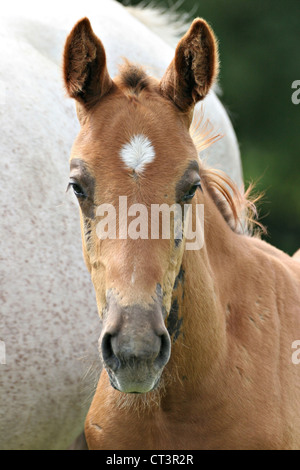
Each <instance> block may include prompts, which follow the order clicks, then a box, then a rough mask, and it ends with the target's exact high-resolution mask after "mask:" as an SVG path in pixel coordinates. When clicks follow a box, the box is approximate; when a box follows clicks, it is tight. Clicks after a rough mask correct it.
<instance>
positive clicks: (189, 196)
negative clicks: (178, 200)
mask: <svg viewBox="0 0 300 470" xmlns="http://www.w3.org/2000/svg"><path fill="white" fill-rule="evenodd" d="M198 188H201V184H200V182H199V183H196V184H194V185H193V186H192V187H191V188H190V189H189V191H188V192H187V193H186V194H185V195H184V196H183V198H182V199H183V201H188V200H189V199H192V198H193V197H194V196H195V194H196V191H197V189H198Z"/></svg>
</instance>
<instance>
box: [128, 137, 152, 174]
mask: <svg viewBox="0 0 300 470" xmlns="http://www.w3.org/2000/svg"><path fill="white" fill-rule="evenodd" d="M120 156H121V158H122V160H123V162H124V163H125V165H126V166H127V168H131V169H132V170H134V171H135V172H136V173H141V172H142V171H143V170H144V169H145V166H146V165H148V164H149V163H151V162H153V160H154V158H155V150H154V148H153V146H152V144H151V142H150V140H149V139H148V137H145V136H144V135H142V134H138V135H134V136H133V137H132V138H131V140H130V142H129V143H128V144H125V145H124V146H123V147H122V149H121V152H120Z"/></svg>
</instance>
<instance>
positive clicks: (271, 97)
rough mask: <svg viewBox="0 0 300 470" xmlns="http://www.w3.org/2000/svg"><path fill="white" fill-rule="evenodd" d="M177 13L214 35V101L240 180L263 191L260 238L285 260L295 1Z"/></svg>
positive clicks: (298, 131)
mask: <svg viewBox="0 0 300 470" xmlns="http://www.w3.org/2000/svg"><path fill="white" fill-rule="evenodd" d="M123 3H124V2H123ZM130 3H131V4H134V3H139V1H134V0H133V1H131V2H130ZM155 3H156V4H159V5H162V6H168V4H169V5H170V2H168V1H167V0H157V1H156V2H154V4H155ZM179 11H182V12H191V11H192V12H193V17H196V16H200V17H203V18H205V19H206V20H207V21H208V22H209V24H210V25H211V26H212V27H213V29H214V31H215V34H216V36H217V38H218V40H219V51H220V59H221V72H220V77H219V84H220V86H221V88H222V91H223V94H222V96H221V100H222V102H223V104H224V105H225V107H226V109H227V111H228V113H229V115H230V117H231V120H232V122H233V125H234V128H235V131H236V134H237V137H238V140H239V143H240V149H241V155H242V162H243V169H244V178H245V181H246V183H247V182H250V181H251V182H254V183H256V188H257V190H258V191H264V192H265V196H264V198H263V200H262V202H261V203H260V207H259V212H260V216H261V222H262V223H263V224H264V225H265V226H266V227H267V229H268V235H267V236H266V237H265V238H266V240H267V241H268V242H270V243H272V244H273V245H275V246H277V247H278V248H281V249H282V250H284V251H286V252H288V253H289V254H293V253H294V252H295V251H296V250H297V249H298V248H300V171H299V167H300V164H299V162H300V149H299V145H300V104H299V105H295V104H293V103H292V100H291V97H292V93H293V92H294V91H295V90H293V89H292V88H291V86H292V83H293V82H294V81H295V80H300V60H299V59H300V57H299V54H300V1H299V0H284V1H280V0H199V1H193V0H184V1H183V3H182V4H181V5H180V6H179Z"/></svg>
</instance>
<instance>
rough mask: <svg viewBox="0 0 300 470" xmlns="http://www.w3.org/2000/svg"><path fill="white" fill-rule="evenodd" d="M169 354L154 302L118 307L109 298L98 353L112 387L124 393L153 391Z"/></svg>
mask: <svg viewBox="0 0 300 470" xmlns="http://www.w3.org/2000/svg"><path fill="white" fill-rule="evenodd" d="M170 352H171V342H170V336H169V333H168V331H167V329H166V326H165V324H164V320H163V315H162V310H161V307H160V305H159V303H158V302H156V303H154V304H152V305H149V306H148V307H147V308H145V307H141V306H139V305H131V306H127V307H121V306H120V305H119V304H118V303H117V301H116V299H115V297H113V298H112V297H110V301H109V303H108V306H107V311H106V314H105V318H104V326H103V331H102V335H101V338H100V353H101V356H102V360H103V364H104V367H105V368H106V370H107V372H108V375H109V378H110V383H111V385H112V386H113V387H114V388H116V389H117V390H119V391H121V392H126V393H146V392H149V391H150V390H153V389H154V388H155V387H156V386H157V384H158V383H159V380H160V376H161V373H162V371H163V368H164V367H165V365H166V364H167V362H168V360H169V358H170Z"/></svg>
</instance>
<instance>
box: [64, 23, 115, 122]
mask: <svg viewBox="0 0 300 470" xmlns="http://www.w3.org/2000/svg"><path fill="white" fill-rule="evenodd" d="M63 59H64V60H63V74H64V81H65V86H66V89H67V92H68V94H69V96H70V97H71V98H74V99H75V100H77V102H79V103H80V104H81V105H83V106H84V108H85V109H89V108H91V107H92V106H93V105H94V104H96V103H97V102H98V101H99V99H100V98H101V97H103V96H104V95H105V94H106V93H107V92H108V91H109V90H110V88H111V86H112V84H113V81H112V79H111V78H110V76H109V74H108V71H107V67H106V55H105V50H104V47H103V44H102V42H101V41H100V39H98V37H97V36H96V35H95V34H94V32H93V30H92V27H91V24H90V22H89V20H88V18H83V19H82V20H80V21H79V22H78V23H77V24H76V25H75V26H74V28H73V29H72V31H71V33H70V34H69V36H68V37H67V40H66V44H65V49H64V57H63ZM80 108H81V107H80V106H79V107H77V109H80ZM79 119H80V113H79Z"/></svg>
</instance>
